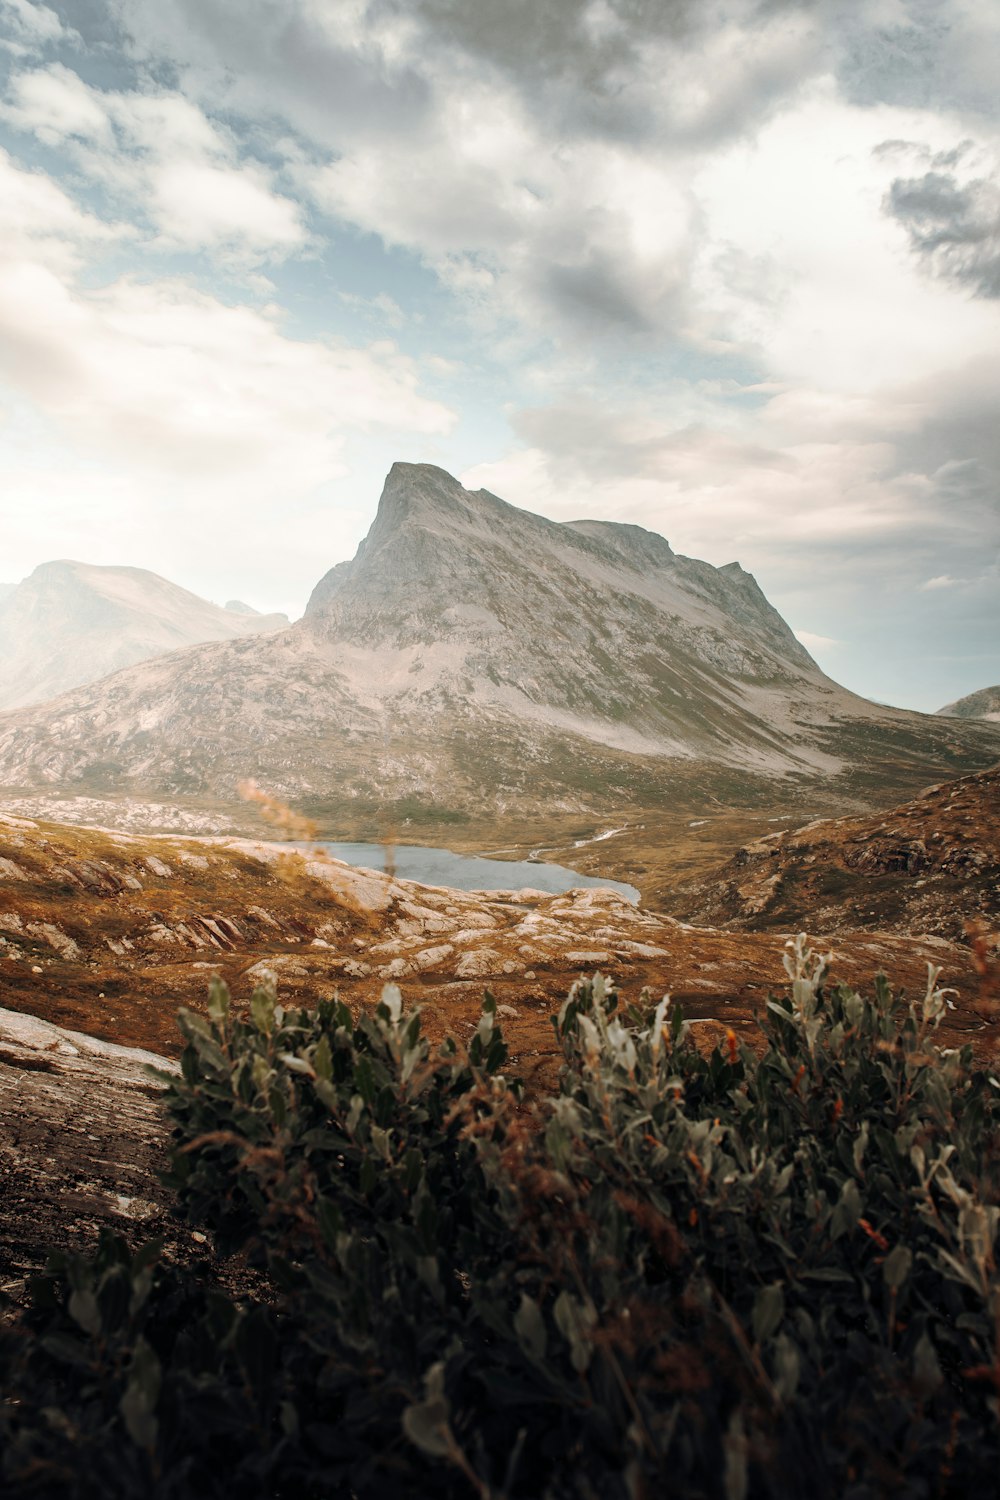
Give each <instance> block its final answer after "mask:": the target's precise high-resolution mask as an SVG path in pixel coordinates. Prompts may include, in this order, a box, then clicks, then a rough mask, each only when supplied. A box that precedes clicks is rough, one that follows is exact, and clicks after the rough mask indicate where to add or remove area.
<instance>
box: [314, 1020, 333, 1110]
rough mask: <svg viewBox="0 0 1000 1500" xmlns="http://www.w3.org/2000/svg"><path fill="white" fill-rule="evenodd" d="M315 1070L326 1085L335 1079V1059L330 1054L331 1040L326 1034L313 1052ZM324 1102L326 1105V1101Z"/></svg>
mask: <svg viewBox="0 0 1000 1500" xmlns="http://www.w3.org/2000/svg"><path fill="white" fill-rule="evenodd" d="M313 1068H314V1070H315V1072H316V1076H317V1077H318V1078H322V1079H323V1080H324V1082H326V1083H329V1082H330V1080H331V1078H332V1077H333V1057H332V1055H331V1053H330V1039H329V1037H328V1036H326V1035H325V1034H324V1035H323V1036H321V1037H320V1039H319V1041H318V1042H317V1044H316V1047H315V1049H314V1051H313ZM317 1092H318V1090H317ZM320 1097H321V1098H322V1095H321V1096H320ZM323 1102H324V1104H325V1103H326V1100H325V1099H324V1101H323Z"/></svg>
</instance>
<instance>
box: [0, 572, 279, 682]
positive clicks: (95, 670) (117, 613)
mask: <svg viewBox="0 0 1000 1500" xmlns="http://www.w3.org/2000/svg"><path fill="white" fill-rule="evenodd" d="M287 624H288V620H287V617H286V616H284V615H259V614H256V613H252V614H246V615H244V614H240V613H236V612H233V611H229V610H225V609H222V608H220V607H219V606H218V605H216V604H211V603H210V602H209V601H208V600H206V599H202V598H200V597H199V596H198V595H197V594H194V593H192V592H191V591H190V590H189V589H185V588H182V587H181V585H179V584H175V583H171V582H170V580H169V579H166V578H163V577H162V576H161V575H160V574H159V573H153V572H151V571H149V570H148V569H146V568H133V567H122V566H113V565H100V564H93V563H81V562H78V561H75V560H74V559H71V558H57V559H53V560H52V561H50V562H47V563H40V564H39V565H38V566H37V567H36V568H35V569H34V571H33V572H32V573H30V574H29V575H28V577H27V578H25V579H23V580H22V582H21V583H19V584H17V585H14V586H12V587H11V588H10V589H9V591H8V592H7V593H6V594H5V595H4V594H0V708H16V707H22V706H27V705H29V704H32V703H36V702H44V701H45V700H47V699H50V698H53V697H57V696H58V695H59V694H61V693H63V692H66V691H69V690H71V689H72V688H74V687H78V686H81V685H82V684H84V683H87V682H90V681H94V680H97V679H99V678H101V677H105V676H107V675H108V674H109V673H111V672H113V671H115V670H117V669H118V668H121V667H126V666H131V665H134V664H135V663H136V662H139V661H144V660H148V659H149V658H150V657H153V656H159V655H162V654H164V653H166V652H168V651H174V650H177V649H179V648H182V647H185V646H190V645H195V644H198V643H200V642H203V641H210V640H226V639H232V638H235V637H237V636H241V635H245V634H248V633H254V634H256V633H258V632H267V631H273V630H279V629H283V628H284V627H285V626H287Z"/></svg>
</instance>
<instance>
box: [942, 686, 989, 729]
mask: <svg viewBox="0 0 1000 1500" xmlns="http://www.w3.org/2000/svg"><path fill="white" fill-rule="evenodd" d="M938 713H939V714H944V715H945V717H946V718H949V719H991V720H992V721H993V722H994V723H1000V686H997V687H988V688H980V690H979V692H978V693H969V695H968V696H967V697H965V698H958V699H957V700H956V701H955V702H954V703H946V704H945V706H944V708H939V709H938Z"/></svg>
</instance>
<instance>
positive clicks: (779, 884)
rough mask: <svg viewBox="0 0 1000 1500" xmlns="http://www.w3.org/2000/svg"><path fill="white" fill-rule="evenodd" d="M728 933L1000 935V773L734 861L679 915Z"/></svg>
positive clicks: (825, 825) (816, 827)
mask: <svg viewBox="0 0 1000 1500" xmlns="http://www.w3.org/2000/svg"><path fill="white" fill-rule="evenodd" d="M675 909H676V910H677V911H678V912H680V913H682V914H683V915H685V916H686V917H688V918H689V919H691V920H694V921H698V922H705V923H710V924H712V925H713V926H724V927H726V928H729V929H730V930H733V929H743V930H746V929H761V930H763V929H769V928H776V927H781V928H786V929H787V928H788V927H794V926H799V925H803V926H807V927H808V929H809V931H810V932H814V933H817V934H827V933H836V932H842V931H845V930H854V931H857V930H858V929H864V928H878V929H880V930H881V931H897V932H917V933H933V934H938V935H940V936H942V937H946V938H948V939H951V940H956V941H957V940H961V939H962V938H963V937H964V935H965V931H966V926H967V924H970V923H971V924H974V925H977V926H980V927H982V928H984V929H986V930H987V931H990V930H992V931H994V932H995V931H997V929H998V928H1000V767H994V768H993V769H991V770H989V771H983V772H981V773H979V774H977V775H974V776H964V777H962V778H960V779H959V780H957V781H951V782H946V783H944V784H943V785H940V786H932V787H929V788H928V789H927V790H926V791H925V792H923V793H922V794H921V796H919V797H917V798H915V799H914V800H913V801H912V802H907V803H905V804H904V805H903V806H901V807H896V808H893V809H892V811H891V812H889V813H883V814H881V815H877V816H874V817H867V818H836V819H830V820H823V821H820V822H814V823H809V824H807V825H806V826H805V827H803V828H798V829H795V830H794V831H792V832H781V833H774V834H771V835H770V836H768V837H766V838H763V839H758V840H756V841H755V842H754V843H752V844H748V845H746V846H745V847H744V848H742V849H740V850H738V851H737V853H736V854H735V856H734V857H733V858H732V859H731V860H730V861H729V862H728V863H727V864H725V865H723V866H722V868H721V869H719V870H717V871H715V872H714V873H712V874H711V875H709V876H707V877H706V878H704V879H703V880H701V881H700V882H699V884H698V886H697V888H696V889H694V890H692V891H690V892H688V893H687V895H686V896H685V897H684V898H683V899H682V900H681V901H679V902H678V903H677V905H676V908H675Z"/></svg>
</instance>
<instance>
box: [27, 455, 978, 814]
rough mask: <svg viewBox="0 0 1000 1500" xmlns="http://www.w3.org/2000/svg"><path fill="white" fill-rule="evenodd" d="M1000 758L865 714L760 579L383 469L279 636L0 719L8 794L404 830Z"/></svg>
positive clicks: (953, 735)
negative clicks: (267, 809)
mask: <svg viewBox="0 0 1000 1500" xmlns="http://www.w3.org/2000/svg"><path fill="white" fill-rule="evenodd" d="M998 753H1000V732H998V731H996V730H995V729H994V728H993V727H992V726H991V725H974V724H962V725H959V724H957V723H953V722H952V721H944V720H941V719H938V718H935V717H933V716H924V715H919V714H914V713H907V712H903V711H901V710H898V711H897V710H892V709H884V708H879V707H876V706H875V705H873V704H871V703H868V702H866V701H865V700H864V699H861V698H858V697H856V696H855V695H853V694H851V693H849V692H847V691H846V690H845V689H843V688H841V687H839V686H838V685H837V684H836V683H834V682H832V681H831V680H830V679H829V678H828V677H826V676H825V675H824V674H823V673H822V672H821V671H820V669H819V667H818V666H817V665H816V663H815V662H814V661H813V660H812V658H811V657H810V656H809V654H808V652H807V651H806V650H805V648H804V647H803V646H802V645H800V643H799V642H798V641H797V640H796V639H795V637H794V636H793V635H792V633H791V631H790V630H789V628H788V626H787V625H786V624H785V622H784V621H783V620H782V619H781V617H780V615H779V614H778V613H777V611H776V610H774V609H773V607H772V606H771V605H770V604H769V603H768V601H767V600H766V599H765V597H764V595H763V594H762V593H761V591H760V589H759V588H758V586H757V584H756V583H755V581H754V579H753V578H752V577H751V576H750V575H749V574H747V573H745V572H744V571H743V569H742V568H741V567H740V566H739V564H738V563H730V564H728V565H727V566H726V567H722V568H714V567H711V566H710V565H709V564H707V563H704V562H698V561H696V560H693V559H691V558H685V557H681V556H678V555H677V554H675V553H674V552H673V551H672V549H671V548H670V546H669V544H668V543H667V542H666V541H664V539H663V538H662V537H660V536H657V535H656V534H654V533H652V532H648V531H644V530H643V529H642V528H640V527H637V526H629V525H621V524H617V523H612V522H603V521H575V522H567V523H557V522H554V521H549V520H546V519H544V518H543V517H541V516H536V515H532V514H531V513H529V512H526V511H522V510H518V509H516V508H515V507H514V506H512V505H508V504H506V503H505V502H504V501H503V500H500V499H498V498H497V497H496V496H495V495H491V494H490V493H489V492H487V491H485V490H479V491H477V492H474V493H470V492H468V491H466V490H464V489H463V488H462V486H461V485H460V484H459V483H458V482H457V480H455V479H453V478H452V477H451V476H450V475H448V474H446V473H445V472H444V471H443V470H441V469H437V468H434V467H432V466H430V465H424V464H396V465H394V466H393V469H392V471H391V472H390V474H389V476H388V478H387V480H386V483H385V488H384V490H383V492H382V497H381V501H380V503H379V508H378V513H377V515H376V518H375V521H374V523H373V525H372V527H371V530H370V531H369V533H368V536H367V537H366V538H365V540H364V541H363V542H362V544H361V546H360V547H359V549H358V552H357V555H356V557H355V558H354V560H353V561H352V562H346V563H340V564H339V565H338V566H337V567H335V568H333V569H331V570H330V572H328V573H327V574H326V575H325V576H324V577H323V578H322V579H321V580H320V582H319V583H318V584H317V586H316V588H315V590H314V591H313V595H312V597H311V599H310V601H309V606H308V609H307V611H306V614H305V616H304V617H303V619H302V620H301V621H299V622H298V623H297V624H296V625H294V626H292V627H291V628H290V629H288V630H284V631H280V632H278V633H276V634H274V635H270V636H266V637H262V636H255V637H248V638H245V639H243V640H236V641H228V642H225V643H222V644H215V645H202V646H197V647H194V648H191V649H189V650H187V651H184V652H176V653H173V654H172V655H170V656H169V657H160V658H158V659H156V660H152V661H147V662H144V663H142V664H140V665H138V666H133V667H130V668H127V669H126V670H124V671H121V672H118V673H116V674H115V675H113V676H111V677H108V678H105V679H104V680H103V681H101V682H100V683H96V684H91V685H89V686H87V687H85V688H79V689H76V690H75V691H73V692H72V693H68V694H65V695H64V696H63V697H61V698H59V699H57V700H56V701H55V702H53V703H48V704H45V705H43V706H40V707H35V708H31V709H22V710H20V711H18V712H16V713H7V714H5V715H2V716H0V779H2V781H3V782H4V783H6V784H7V785H8V786H9V787H10V786H15V787H19V788H38V787H41V788H53V787H58V788H64V789H65V788H72V789H74V790H75V791H77V792H83V793H91V794H92V793H95V792H98V791H112V792H115V793H119V794H121V793H127V794H129V795H132V796H135V795H141V796H151V795H152V796H157V797H160V798H164V799H166V800H175V799H177V798H183V797H192V798H202V799H204V798H206V797H210V798H214V799H216V800H219V799H221V800H223V801H227V802H231V801H232V799H233V796H234V788H235V786H236V783H237V781H238V780H239V778H240V777H247V776H250V777H255V778H256V779H258V780H259V781H260V782H262V783H263V784H264V785H266V786H268V787H269V788H271V789H273V790H275V791H277V792H279V793H281V794H282V795H284V796H285V797H286V798H289V799H293V800H295V801H296V802H297V803H299V804H300V805H303V806H305V807H306V808H308V809H309V810H311V811H312V812H313V813H314V814H318V815H320V816H322V817H326V818H329V819H331V820H333V819H337V818H341V817H342V816H343V815H344V813H345V810H350V809H354V810H357V809H359V808H365V807H369V808H381V809H385V810H387V811H388V812H390V813H391V814H392V816H393V817H394V818H397V819H398V820H399V821H405V820H408V821H409V822H410V823H411V825H413V826H419V822H420V820H421V819H428V820H430V821H432V822H433V821H435V820H437V821H441V820H442V819H467V818H470V817H475V816H477V815H487V816H488V817H490V818H493V819H494V820H495V818H496V817H497V816H508V817H509V816H511V815H512V814H513V813H514V812H518V813H523V814H525V815H526V816H536V815H539V814H541V813H542V812H544V813H546V814H547V815H551V814H552V813H553V812H561V813H566V814H567V815H569V814H571V813H573V812H575V811H577V810H580V809H584V808H595V807H600V808H602V809H604V810H609V809H611V808H613V807H625V806H628V807H639V808H641V807H644V806H650V805H654V804H655V805H659V806H661V807H662V806H669V805H671V803H672V802H673V801H674V800H675V799H676V796H677V789H678V787H679V786H681V785H682V784H684V785H689V786H695V787H696V788H697V790H698V795H699V796H701V797H708V796H716V797H720V798H730V799H732V798H736V799H739V798H747V797H749V796H751V795H755V794H756V792H755V789H759V788H762V787H764V788H766V787H772V786H773V783H774V779H775V778H783V779H784V782H785V784H786V785H789V784H792V783H795V784H797V783H798V782H802V783H807V784H808V785H810V786H812V787H816V786H819V785H822V786H824V787H825V788H827V789H828V790H829V791H830V793H831V794H835V795H836V796H837V798H838V799H840V800H841V801H843V799H844V798H845V797H846V798H848V800H850V799H851V798H853V799H855V800H854V802H853V803H852V804H851V805H859V799H860V805H864V802H865V799H866V798H868V797H870V795H871V794H872V788H881V787H884V786H885V785H890V786H892V787H894V788H897V789H898V788H900V787H903V788H906V789H908V790H913V789H914V788H915V787H916V786H919V785H923V784H926V782H927V780H928V779H930V777H932V776H934V775H935V774H936V775H938V776H940V775H941V774H942V773H944V774H949V772H950V771H952V770H967V769H973V768H976V767H978V766H982V765H984V764H988V763H989V762H990V761H991V760H994V759H996V757H997V754H998Z"/></svg>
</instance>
